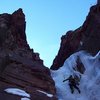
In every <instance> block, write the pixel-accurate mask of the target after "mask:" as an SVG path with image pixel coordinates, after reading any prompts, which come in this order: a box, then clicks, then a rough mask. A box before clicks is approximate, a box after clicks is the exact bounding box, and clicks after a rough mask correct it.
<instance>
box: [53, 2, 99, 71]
mask: <svg viewBox="0 0 100 100" xmlns="http://www.w3.org/2000/svg"><path fill="white" fill-rule="evenodd" d="M79 50H86V51H87V52H88V53H90V54H92V55H95V54H96V53H97V52H98V51H99V50H100V2H99V0H98V3H97V5H95V6H92V7H91V8H90V12H89V14H88V16H87V18H86V21H85V22H84V24H83V25H82V26H81V27H79V28H78V29H76V30H75V31H69V32H67V33H66V34H65V35H64V36H62V37H61V46H60V49H59V51H58V54H57V56H56V57H55V59H54V61H53V64H52V66H51V69H53V70H56V69H58V68H59V67H61V66H62V65H63V63H64V61H65V60H66V59H67V58H68V57H69V56H70V55H72V54H73V53H75V52H77V51H79Z"/></svg>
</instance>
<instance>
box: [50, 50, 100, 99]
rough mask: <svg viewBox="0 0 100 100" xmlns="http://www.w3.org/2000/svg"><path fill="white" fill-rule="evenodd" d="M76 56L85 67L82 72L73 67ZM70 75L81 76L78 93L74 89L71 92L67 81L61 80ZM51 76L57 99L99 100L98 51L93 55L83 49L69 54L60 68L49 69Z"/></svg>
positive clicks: (99, 70)
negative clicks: (79, 91)
mask: <svg viewBox="0 0 100 100" xmlns="http://www.w3.org/2000/svg"><path fill="white" fill-rule="evenodd" d="M78 57H79V58H80V61H81V62H82V63H83V65H84V67H85V72H84V74H81V73H80V72H78V71H75V70H74V69H73V68H74V67H75V66H76V65H77V59H78ZM70 75H77V76H81V79H80V85H79V88H80V90H81V93H80V94H79V93H78V91H77V90H76V89H75V91H74V93H73V94H72V93H71V92H70V88H69V85H68V81H66V82H63V80H64V79H66V78H68V77H69V76H70ZM51 76H52V78H53V79H54V81H55V86H56V89H57V97H58V99H59V100H100V51H99V52H98V53H97V54H96V55H95V56H94V57H93V56H91V55H90V54H89V53H86V52H85V51H80V52H77V53H75V54H73V55H71V56H70V57H69V58H68V59H66V61H65V63H64V65H63V66H62V67H61V68H60V69H58V70H56V71H54V70H51Z"/></svg>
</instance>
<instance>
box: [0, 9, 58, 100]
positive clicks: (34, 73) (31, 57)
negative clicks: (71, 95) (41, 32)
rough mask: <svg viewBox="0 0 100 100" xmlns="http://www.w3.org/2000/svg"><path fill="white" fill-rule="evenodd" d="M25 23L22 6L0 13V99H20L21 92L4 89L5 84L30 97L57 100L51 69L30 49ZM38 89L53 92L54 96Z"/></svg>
mask: <svg viewBox="0 0 100 100" xmlns="http://www.w3.org/2000/svg"><path fill="white" fill-rule="evenodd" d="M25 27H26V22H25V15H24V14H23V11H22V9H19V10H17V11H15V12H14V13H13V14H6V13H5V14H1V15H0V100H21V99H20V98H21V97H20V96H16V95H11V94H8V93H6V92H4V89H6V88H18V89H22V90H25V91H26V92H27V93H29V94H30V95H31V100H57V98H56V96H55V93H56V91H55V85H54V81H53V80H52V78H51V75H50V71H49V69H48V68H47V67H45V66H44V65H43V61H42V60H41V59H40V58H39V54H38V53H34V51H33V49H30V47H29V45H28V43H27V40H26V34H25ZM37 90H41V91H44V92H47V93H49V94H53V97H49V96H47V95H46V94H43V93H41V92H38V91H37ZM15 98H16V99H15Z"/></svg>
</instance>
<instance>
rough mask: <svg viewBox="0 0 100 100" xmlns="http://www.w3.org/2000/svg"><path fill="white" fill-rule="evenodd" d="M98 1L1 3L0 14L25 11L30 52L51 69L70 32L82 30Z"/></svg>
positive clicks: (6, 0)
mask: <svg viewBox="0 0 100 100" xmlns="http://www.w3.org/2000/svg"><path fill="white" fill-rule="evenodd" d="M94 4H96V0H2V1H1V3H0V13H13V12H14V11H15V10H17V9H18V8H22V9H23V12H24V13H25V15H26V35H27V40H28V43H29V45H30V47H31V48H33V49H34V51H35V52H39V53H40V58H41V59H43V60H44V64H45V65H46V66H47V67H50V66H51V64H52V61H53V59H54V58H55V56H56V55H57V53H58V50H59V47H60V42H61V40H60V38H61V36H62V35H64V34H65V33H66V32H67V31H68V30H74V29H76V28H78V27H80V26H81V25H82V24H83V22H84V21H85V19H86V16H87V14H88V12H89V8H90V6H92V5H94Z"/></svg>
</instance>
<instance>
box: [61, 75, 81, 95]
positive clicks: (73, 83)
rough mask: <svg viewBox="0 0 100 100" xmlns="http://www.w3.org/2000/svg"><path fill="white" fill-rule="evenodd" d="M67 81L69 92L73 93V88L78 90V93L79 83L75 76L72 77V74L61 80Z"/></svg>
mask: <svg viewBox="0 0 100 100" xmlns="http://www.w3.org/2000/svg"><path fill="white" fill-rule="evenodd" d="M67 80H68V81H69V87H70V89H71V93H74V88H75V89H77V90H78V92H79V93H80V92H81V91H80V89H79V87H78V86H77V85H79V81H77V80H76V78H74V77H73V76H72V75H70V76H69V77H68V78H67V79H65V80H63V82H65V81H67Z"/></svg>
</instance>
